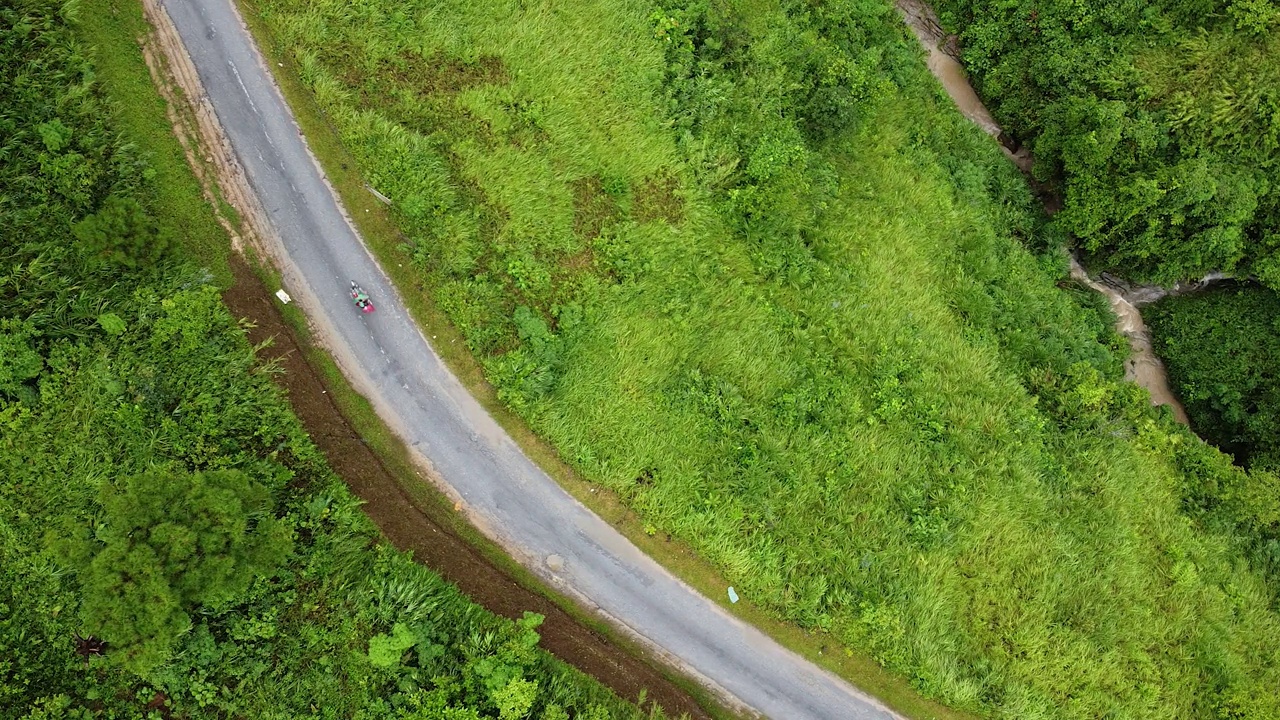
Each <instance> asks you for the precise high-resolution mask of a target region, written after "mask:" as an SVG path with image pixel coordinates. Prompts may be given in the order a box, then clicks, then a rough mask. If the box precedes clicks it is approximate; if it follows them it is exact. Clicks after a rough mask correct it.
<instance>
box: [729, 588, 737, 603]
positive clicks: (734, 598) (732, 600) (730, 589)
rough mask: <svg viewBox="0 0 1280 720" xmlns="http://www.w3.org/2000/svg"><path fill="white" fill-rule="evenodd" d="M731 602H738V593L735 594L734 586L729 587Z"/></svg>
mask: <svg viewBox="0 0 1280 720" xmlns="http://www.w3.org/2000/svg"><path fill="white" fill-rule="evenodd" d="M729 602H731V603H736V602H738V593H736V592H734V590H733V586H732V585H730V586H729Z"/></svg>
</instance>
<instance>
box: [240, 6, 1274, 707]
mask: <svg viewBox="0 0 1280 720" xmlns="http://www.w3.org/2000/svg"><path fill="white" fill-rule="evenodd" d="M713 6H714V7H713V10H710V11H708V10H706V9H705V8H704V9H703V10H702V11H698V10H697V9H696V8H694V9H690V8H682V7H677V4H676V3H664V4H662V5H661V6H655V5H652V4H648V3H642V2H626V1H624V0H597V1H595V2H580V3H566V4H564V5H563V6H560V5H556V6H552V5H550V4H537V3H502V2H497V1H494V0H484V1H473V2H465V3H464V2H431V3H427V2H396V3H390V2H387V1H386V0H365V1H364V2H357V3H346V2H343V3H338V2H324V1H321V2H301V1H300V0H259V2H258V3H257V7H259V8H261V11H262V14H263V19H264V20H265V22H266V23H267V25H268V26H269V27H270V28H271V29H272V31H273V33H274V40H275V41H276V42H278V43H280V44H281V45H282V46H283V47H284V48H286V49H287V51H288V52H290V53H292V55H293V57H294V58H296V59H297V60H298V63H299V66H300V67H301V68H302V76H303V79H304V81H305V82H307V83H308V84H309V86H310V87H311V88H313V90H314V92H315V95H316V98H317V100H318V102H319V104H320V106H321V107H322V109H323V110H324V111H325V112H326V113H327V115H328V116H329V119H330V120H331V121H332V122H333V123H335V125H336V127H337V129H338V131H339V133H340V134H341V135H342V137H343V138H344V141H345V142H346V144H347V146H348V148H349V149H350V151H351V152H352V154H353V155H354V156H355V157H356V158H357V159H358V160H359V162H361V163H362V165H363V169H364V172H365V173H366V174H367V175H368V177H369V178H370V179H371V181H372V182H373V183H374V184H375V185H376V186H377V187H378V188H379V190H381V191H382V192H384V193H386V194H387V195H389V196H391V197H392V198H393V201H394V208H395V212H396V214H397V216H398V218H399V220H400V224H401V227H402V229H403V230H404V232H405V235H406V237H407V240H408V243H409V244H410V246H411V248H412V249H413V250H414V252H415V257H416V258H417V259H418V261H419V264H420V267H421V270H422V275H423V278H424V280H425V281H426V282H425V283H424V286H425V287H426V288H427V290H426V292H430V293H432V294H433V295H434V299H435V300H436V302H437V303H438V304H439V305H441V306H442V307H444V308H445V309H446V310H447V311H448V313H449V314H450V316H451V318H452V319H453V321H454V322H455V323H456V324H457V325H458V327H459V328H460V329H461V330H462V331H463V333H464V334H465V336H466V338H467V340H468V343H469V345H470V347H471V349H472V350H473V352H475V353H476V355H477V356H478V357H479V358H480V359H481V360H482V362H483V363H484V364H485V367H486V370H487V372H488V375H489V378H490V379H491V380H492V381H493V383H494V384H495V385H496V386H497V387H498V389H499V393H500V395H501V397H502V398H503V399H504V400H505V401H506V402H507V403H508V404H509V405H510V406H511V407H512V408H513V409H515V410H516V411H517V412H519V413H520V414H521V415H522V416H523V417H524V418H525V419H526V420H527V421H528V422H529V423H530V425H531V426H532V427H533V428H534V429H535V430H537V431H538V432H539V433H540V434H542V435H543V436H544V437H546V438H547V439H548V440H549V441H550V442H551V443H552V444H553V445H554V446H555V447H556V448H557V449H558V450H559V452H560V453H561V455H562V456H563V457H564V458H565V459H566V460H568V461H569V462H570V463H572V464H573V465H574V466H575V467H576V468H577V469H578V470H579V471H580V472H582V473H583V474H584V475H585V476H586V477H588V478H590V479H591V480H592V481H593V482H598V483H601V484H603V485H605V486H608V487H609V488H611V489H613V490H615V491H617V492H618V493H619V494H620V495H621V496H622V497H623V498H625V499H626V500H627V502H628V503H629V504H630V505H631V506H632V507H633V508H634V509H635V510H636V511H638V512H639V513H640V514H641V515H642V516H643V517H644V518H645V520H646V522H647V523H648V524H649V525H651V526H652V527H653V528H655V529H656V530H662V531H665V532H669V533H671V534H673V535H675V536H678V537H679V538H681V539H683V540H685V541H687V542H689V543H690V544H692V545H693V546H694V547H695V548H696V549H697V550H698V551H699V553H701V554H702V555H703V556H704V557H706V558H707V559H708V560H710V561H712V562H713V563H715V564H716V565H717V566H718V567H719V568H721V570H722V571H723V572H724V573H725V575H726V576H727V577H728V578H730V579H731V581H732V582H733V583H734V585H735V586H737V587H738V588H739V589H740V591H741V592H743V593H744V594H745V595H747V596H748V597H750V598H751V599H752V600H753V601H755V602H757V603H759V604H761V605H763V606H764V607H766V608H768V609H769V610H770V611H771V612H773V613H774V614H776V615H777V616H778V617H781V618H784V619H788V620H791V621H794V622H795V623H797V624H799V625H800V626H802V627H805V628H810V629H813V630H814V631H815V632H823V633H829V634H830V636H831V637H832V638H833V640H835V641H838V642H840V643H844V644H845V645H846V646H848V647H850V648H857V649H859V650H861V651H866V652H870V653H872V654H874V656H875V657H876V658H877V659H879V660H880V661H881V662H882V663H884V664H885V665H887V666H888V667H890V668H893V669H895V670H898V671H900V672H902V673H904V674H906V675H907V676H909V677H910V678H912V681H913V682H914V683H915V685H916V686H917V687H919V688H920V689H922V690H923V691H924V692H926V693H928V694H930V695H932V696H934V697H938V698H941V699H943V700H944V701H946V702H948V703H950V704H953V705H955V706H957V707H961V708H966V709H973V710H977V711H980V712H984V713H986V714H989V715H991V716H999V717H1010V718H1015V717H1016V718H1038V717H1044V718H1095V717H1108V716H1110V717H1135V718H1137V717H1143V718H1163V717H1168V718H1174V717H1185V716H1192V715H1199V716H1214V715H1217V716H1220V717H1256V718H1264V717H1271V716H1274V714H1276V713H1280V708H1277V707H1276V706H1275V702H1276V700H1275V697H1274V693H1271V692H1269V691H1268V688H1274V687H1277V686H1280V671H1278V670H1277V660H1278V658H1277V655H1276V653H1277V650H1276V648H1277V647H1280V622H1278V619H1277V617H1276V615H1275V612H1274V603H1275V600H1274V586H1273V585H1268V584H1267V579H1266V576H1264V575H1263V574H1261V573H1260V572H1258V571H1257V570H1255V569H1253V568H1252V567H1251V566H1250V564H1249V560H1248V559H1249V558H1250V556H1249V555H1248V553H1247V549H1246V545H1247V543H1246V542H1245V541H1244V540H1243V539H1242V538H1240V537H1237V536H1236V534H1235V532H1236V531H1235V530H1233V529H1231V528H1226V527H1224V526H1212V525H1211V523H1208V522H1207V521H1204V519H1203V518H1202V517H1201V516H1198V515H1196V516H1193V515H1190V514H1188V513H1187V512H1185V511H1184V503H1185V502H1186V500H1187V498H1186V495H1187V494H1188V490H1187V488H1188V487H1189V486H1192V485H1194V484H1196V483H1197V482H1201V481H1202V480H1203V478H1204V477H1210V476H1212V477H1217V476H1216V475H1213V473H1224V475H1223V477H1226V476H1228V475H1230V472H1231V471H1229V470H1227V469H1224V468H1226V467H1228V466H1229V464H1228V463H1226V461H1224V460H1223V459H1222V458H1221V457H1220V456H1217V455H1215V454H1213V453H1212V452H1210V451H1203V452H1202V450H1203V446H1201V445H1200V444H1199V441H1198V440H1196V439H1194V438H1193V437H1191V436H1189V435H1188V434H1187V433H1185V432H1184V431H1182V430H1180V429H1178V428H1177V427H1175V426H1174V425H1173V423H1172V422H1170V421H1169V420H1168V418H1167V417H1165V416H1163V415H1160V414H1158V413H1156V412H1155V411H1152V410H1151V409H1150V408H1149V407H1148V406H1147V402H1146V398H1145V396H1144V395H1143V393H1142V392H1141V391H1139V390H1136V389H1135V388H1133V387H1132V386H1127V385H1125V384H1123V383H1120V382H1118V379H1119V371H1120V358H1121V356H1120V354H1118V353H1117V352H1116V350H1117V347H1118V345H1117V344H1116V342H1117V341H1116V340H1115V338H1114V336H1112V335H1111V334H1110V332H1109V331H1108V330H1107V329H1106V328H1107V324H1108V321H1109V320H1108V318H1107V317H1106V316H1105V311H1100V310H1099V309H1098V308H1097V306H1096V305H1095V304H1093V303H1091V302H1090V301H1088V300H1086V299H1084V298H1083V297H1082V296H1081V295H1080V294H1079V293H1078V292H1077V291H1074V290H1071V289H1070V288H1065V289H1064V288H1060V287H1058V286H1057V283H1059V282H1062V278H1063V275H1064V273H1063V269H1064V268H1063V267H1062V264H1063V261H1062V258H1061V257H1060V256H1059V255H1058V254H1056V252H1054V251H1052V250H1046V248H1052V247H1053V246H1054V244H1055V239H1054V238H1053V237H1050V236H1046V235H1045V234H1044V230H1043V227H1042V218H1040V217H1039V216H1038V215H1037V214H1036V211H1035V210H1034V209H1033V208H1034V203H1033V202H1032V200H1031V198H1030V194H1029V192H1028V190H1027V188H1026V187H1025V185H1024V184H1022V182H1021V181H1020V180H1019V179H1018V178H1017V176H1016V174H1015V172H1014V171H1013V170H1012V169H1011V168H1008V167H1006V166H1005V164H1004V162H1003V160H1002V158H1000V157H999V155H998V153H997V152H996V150H995V148H994V147H993V146H992V145H991V144H990V143H989V141H987V140H985V139H984V138H982V136H981V134H980V133H979V132H978V131H977V130H976V129H974V128H971V127H969V126H968V125H967V124H965V123H964V122H963V120H961V119H960V118H959V117H958V115H957V114H956V113H955V112H954V111H953V110H952V109H951V108H949V107H948V106H947V105H946V103H945V101H944V100H943V99H942V97H941V96H940V95H939V93H938V92H937V91H936V90H935V89H934V88H933V86H932V84H931V81H930V80H929V79H928V76H927V73H925V71H924V70H923V68H922V64H921V63H920V62H919V60H918V58H917V56H916V54H915V51H914V50H913V49H912V48H911V46H910V45H908V44H907V39H906V37H905V35H904V34H903V32H902V31H901V29H900V28H898V27H897V26H896V25H895V24H893V23H894V21H893V19H892V17H893V16H892V15H891V14H890V12H889V9H888V6H887V5H881V4H878V3H873V4H868V5H866V6H865V7H863V6H859V8H855V9H853V10H849V12H851V13H854V15H851V16H850V17H852V18H853V20H851V21H850V22H849V23H846V25H845V26H844V27H845V30H843V31H842V32H845V33H846V34H847V37H846V36H839V37H837V35H836V31H835V30H827V29H823V30H813V28H814V27H818V28H828V29H829V28H833V27H837V26H839V22H840V20H841V18H842V17H844V16H838V17H837V15H838V13H836V11H835V10H830V11H828V15H822V11H821V10H820V9H811V12H810V11H802V10H800V9H797V7H791V5H790V4H788V3H786V2H780V3H777V4H774V3H771V2H758V3H717V4H713ZM813 7H814V8H818V6H816V5H815V6H813ZM832 7H834V5H832ZM850 7H852V6H851V5H850ZM698 12H702V13H703V14H702V15H699V14H698ZM716 13H719V15H716ZM806 13H809V14H806ZM713 16H714V17H713ZM833 17H834V18H835V19H834V20H833V19H832V18H833ZM708 18H710V19H708ZM814 18H818V20H815V19H814ZM668 20H673V21H674V24H669V23H668V22H667V21H668ZM819 20H820V21H821V22H819ZM823 22H825V23H827V24H826V25H823V24H822V23H823ZM806 23H809V24H806ZM815 23H816V24H815ZM690 28H695V29H690ZM682 32H685V33H687V34H686V35H684V36H681V35H680V33H682ZM827 32H830V33H831V34H830V36H829V37H828V36H827V35H822V33H827ZM815 33H816V34H817V35H819V36H821V38H822V39H824V40H823V41H828V40H829V42H830V43H831V44H832V45H834V46H839V47H840V48H842V51H844V50H847V48H848V47H849V44H850V42H852V44H853V45H855V46H857V47H859V48H860V50H858V51H857V52H853V51H849V52H848V53H846V55H844V56H841V57H843V58H845V59H846V60H847V59H848V58H850V57H854V58H857V63H863V64H864V65H865V68H869V69H865V68H864V71H863V72H864V75H865V76H866V77H865V78H864V80H865V82H862V83H861V84H858V85H857V88H860V90H858V92H859V93H860V94H859V95H858V97H859V98H861V99H860V100H859V105H858V109H857V113H856V114H855V115H851V116H841V117H846V118H849V117H851V118H853V119H851V120H847V122H845V124H843V125H840V126H839V127H838V128H837V127H835V126H832V127H830V128H827V129H826V130H823V129H822V128H819V129H818V130H815V129H814V128H813V127H811V126H808V125H804V124H803V123H802V122H800V120H797V119H796V117H799V116H803V117H805V118H811V117H813V115H804V113H803V112H798V111H796V110H795V107H794V104H793V99H792V98H793V96H794V95H795V91H794V88H793V87H792V86H791V85H789V84H788V83H789V82H790V80H788V79H787V78H789V77H792V76H791V75H788V73H792V72H793V68H792V67H791V66H790V65H788V63H791V62H792V60H791V59H789V58H791V57H792V56H790V55H788V53H789V52H792V50H791V48H793V47H796V46H800V47H816V48H818V49H821V48H822V47H823V46H822V45H821V44H820V43H819V44H817V45H814V44H810V45H803V43H801V42H800V41H801V40H804V39H805V38H808V39H809V40H805V42H809V41H811V40H813V38H814V37H815ZM848 37H857V38H861V39H860V40H857V41H856V42H853V41H849V40H848ZM690 38H691V39H690ZM708 38H710V40H708ZM797 38H798V39H799V40H797ZM686 39H688V40H689V41H690V45H689V47H690V48H691V50H690V52H692V53H693V55H694V56H695V57H694V60H692V61H688V62H689V65H688V66H689V67H693V68H695V69H694V70H693V71H690V72H686V73H685V74H684V75H681V74H680V72H679V68H678V67H677V64H678V62H685V61H683V60H680V57H681V56H680V52H681V50H680V47H681V43H682V42H684V41H685V40H686ZM793 41H794V42H793ZM796 43H800V44H799V45H796ZM842 43H843V44H842ZM858 43H861V45H860V46H859V45H858ZM815 52H816V50H815ZM717 57H720V58H730V59H729V60H716V58H717ZM673 58H674V59H673ZM841 62H844V60H841ZM717 63H718V64H717ZM864 65H859V67H864ZM801 75H803V73H802V74H801ZM797 138H799V139H797ZM761 208H764V209H765V210H764V211H763V212H762V211H760V209H761ZM1028 248H1033V249H1039V250H1040V251H1042V252H1041V254H1035V253H1034V252H1033V251H1032V250H1030V249H1028ZM1186 448H1196V449H1195V450H1194V452H1192V451H1188V450H1186ZM1205 453H1207V454H1205ZM1189 458H1194V459H1189ZM1206 468H1209V469H1206ZM1231 477H1235V476H1234V475H1231ZM1211 527H1212V528H1216V529H1211Z"/></svg>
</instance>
